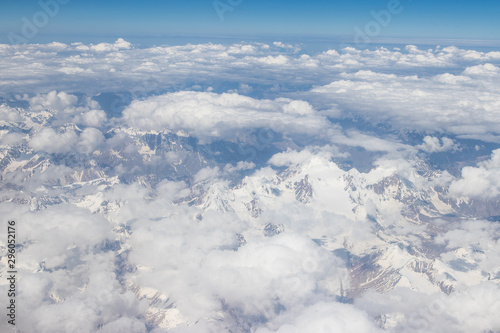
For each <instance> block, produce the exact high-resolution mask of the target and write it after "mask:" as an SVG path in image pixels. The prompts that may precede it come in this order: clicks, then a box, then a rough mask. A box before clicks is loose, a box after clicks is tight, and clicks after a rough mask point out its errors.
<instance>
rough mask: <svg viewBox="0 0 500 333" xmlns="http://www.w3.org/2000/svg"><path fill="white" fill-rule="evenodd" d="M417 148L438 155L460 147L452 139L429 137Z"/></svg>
mask: <svg viewBox="0 0 500 333" xmlns="http://www.w3.org/2000/svg"><path fill="white" fill-rule="evenodd" d="M440 141H441V142H440ZM417 148H418V149H421V150H423V151H426V152H428V153H438V152H443V151H448V150H456V149H457V148H458V147H457V145H456V144H455V142H454V141H453V140H452V139H450V138H447V137H443V138H441V140H440V139H439V138H436V137H433V136H428V135H427V136H426V137H425V138H424V143H422V144H421V145H419V146H417Z"/></svg>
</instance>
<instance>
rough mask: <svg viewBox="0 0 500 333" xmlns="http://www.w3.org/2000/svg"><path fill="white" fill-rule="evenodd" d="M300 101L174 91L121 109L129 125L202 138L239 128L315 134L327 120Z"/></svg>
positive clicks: (230, 133)
mask: <svg viewBox="0 0 500 333" xmlns="http://www.w3.org/2000/svg"><path fill="white" fill-rule="evenodd" d="M310 113H313V110H312V107H311V106H310V105H309V104H308V103H306V102H302V101H292V100H289V99H284V98H280V99H277V100H274V101H272V100H258V99H253V98H250V97H246V96H241V95H238V94H220V95H219V94H215V93H207V92H189V91H186V92H177V93H169V94H165V95H161V96H155V97H150V98H148V99H146V100H144V101H135V102H133V103H132V104H131V105H130V106H129V107H127V108H126V109H125V110H124V112H123V118H124V120H125V121H126V122H127V124H129V125H130V126H133V127H137V128H141V129H146V130H161V129H163V128H168V129H172V130H183V131H186V132H187V133H189V134H190V135H194V136H196V137H198V138H201V139H210V138H228V137H231V136H234V135H235V133H236V132H237V131H239V130H247V129H256V128H266V129H272V130H275V131H278V132H282V133H301V134H313V133H314V134H316V133H318V131H320V130H321V129H323V128H326V126H327V122H326V120H325V119H324V118H323V117H322V116H320V115H315V114H314V113H313V114H310Z"/></svg>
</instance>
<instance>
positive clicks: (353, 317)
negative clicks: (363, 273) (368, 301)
mask: <svg viewBox="0 0 500 333" xmlns="http://www.w3.org/2000/svg"><path fill="white" fill-rule="evenodd" d="M267 326H271V327H272V326H277V328H274V329H270V328H259V329H257V330H256V331H255V332H256V333H272V332H275V333H330V332H345V333H355V332H360V333H361V332H366V333H368V332H370V333H371V332H373V333H375V332H382V330H380V329H379V328H378V327H376V326H375V325H374V323H373V321H372V320H371V319H370V318H369V317H368V316H367V315H366V314H365V313H363V312H362V311H360V310H359V309H357V308H355V307H354V306H352V305H349V304H341V303H334V302H332V303H324V302H320V303H317V304H314V305H312V306H309V307H306V308H305V309H304V310H303V311H301V312H299V313H294V314H293V315H290V314H287V315H284V316H283V317H282V318H278V319H277V320H276V321H275V322H272V323H270V324H268V325H267Z"/></svg>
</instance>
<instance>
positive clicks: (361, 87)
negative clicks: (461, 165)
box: [312, 66, 500, 142]
mask: <svg viewBox="0 0 500 333" xmlns="http://www.w3.org/2000/svg"><path fill="white" fill-rule="evenodd" d="M486 67H487V68H490V67H491V66H486ZM493 72H494V71H493ZM494 73H496V72H494ZM494 73H493V74H492V77H490V79H488V80H483V78H476V77H473V76H470V77H469V79H464V80H462V79H459V78H457V77H455V76H449V75H448V76H443V75H438V76H435V77H430V78H429V77H418V76H415V75H411V76H408V75H395V74H383V73H377V72H373V71H365V70H364V71H358V72H356V73H343V74H342V75H341V76H342V77H343V79H342V80H337V81H334V82H332V83H330V84H328V85H325V86H318V87H315V88H313V89H312V92H313V93H316V94H319V95H318V98H321V100H322V101H323V102H324V101H331V102H335V103H336V104H337V105H338V107H339V108H340V109H342V110H343V111H344V112H352V113H356V114H359V115H361V116H362V117H364V118H366V119H370V120H374V121H379V122H388V123H390V124H391V126H393V127H395V128H405V129H416V130H425V131H441V132H445V133H452V134H456V135H459V136H461V137H464V138H465V137H466V138H476V139H482V140H487V141H495V142H500V139H499V137H498V136H499V134H500V133H499V132H498V128H499V126H500V123H499V120H498V119H499V118H498V117H497V111H496V110H498V108H499V107H500V102H499V101H500V90H499V89H498V82H500V76H499V75H498V74H494ZM468 74H470V73H469V72H468V71H467V70H466V71H464V73H463V75H468Z"/></svg>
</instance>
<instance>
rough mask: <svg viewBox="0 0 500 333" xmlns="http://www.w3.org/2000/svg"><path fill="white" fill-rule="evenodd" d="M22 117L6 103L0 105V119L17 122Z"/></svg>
mask: <svg viewBox="0 0 500 333" xmlns="http://www.w3.org/2000/svg"><path fill="white" fill-rule="evenodd" d="M21 119H22V118H21V116H20V115H19V112H17V110H16V109H14V108H11V107H8V106H7V105H0V121H8V122H17V121H20V120H21Z"/></svg>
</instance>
